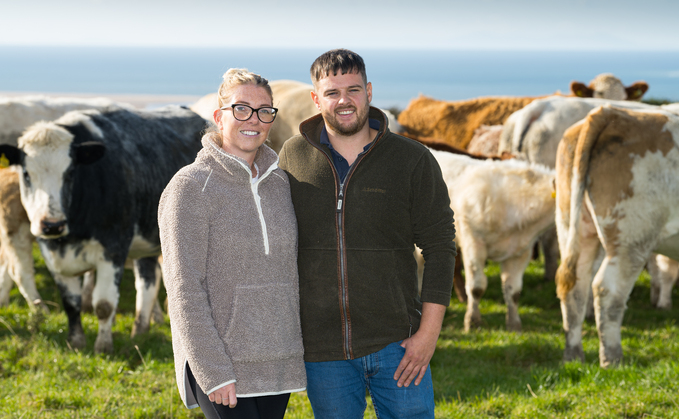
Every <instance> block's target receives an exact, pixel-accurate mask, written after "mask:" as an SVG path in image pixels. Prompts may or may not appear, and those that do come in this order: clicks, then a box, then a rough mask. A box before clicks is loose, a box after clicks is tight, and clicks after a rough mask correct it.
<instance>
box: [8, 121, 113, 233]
mask: <svg viewBox="0 0 679 419" xmlns="http://www.w3.org/2000/svg"><path fill="white" fill-rule="evenodd" d="M68 115H70V114H67V116H68ZM83 116H84V115H83ZM62 119H63V118H61V119H60V120H58V121H56V122H59V121H61V120H62ZM88 122H89V125H92V126H93V127H94V128H95V129H96V131H97V132H99V134H101V133H100V131H99V129H98V128H96V125H94V124H93V123H92V121H91V120H89V119H88ZM75 140H76V138H75V135H74V134H73V133H72V132H71V131H69V130H68V129H66V128H65V125H60V124H57V123H55V122H38V123H37V124H35V125H33V126H31V127H30V128H28V129H27V130H26V131H25V132H24V134H23V135H22V136H21V137H20V138H19V147H14V146H10V145H2V146H0V164H2V163H4V165H16V166H18V167H19V169H20V176H19V178H20V189H21V202H22V204H23V205H24V208H25V209H26V213H27V214H28V218H29V219H30V221H31V233H32V234H33V235H34V236H36V237H40V238H45V239H54V238H58V237H62V236H65V235H67V234H68V220H67V218H66V212H67V211H66V209H65V208H64V203H63V201H62V198H63V197H64V191H65V188H64V182H65V179H68V178H69V177H70V175H71V173H72V172H73V169H74V167H76V165H79V164H90V163H93V162H95V161H97V160H98V159H100V158H101V157H102V156H103V155H104V152H105V146H104V144H103V143H102V142H98V141H88V142H77V141H75ZM67 189H68V188H66V190H67Z"/></svg>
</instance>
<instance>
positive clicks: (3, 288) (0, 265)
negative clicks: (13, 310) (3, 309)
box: [0, 259, 14, 306]
mask: <svg viewBox="0 0 679 419" xmlns="http://www.w3.org/2000/svg"><path fill="white" fill-rule="evenodd" d="M13 286H14V281H12V278H11V277H10V276H9V271H8V269H7V263H5V261H4V260H1V259H0V306H7V305H8V304H9V293H10V291H12V287H13Z"/></svg>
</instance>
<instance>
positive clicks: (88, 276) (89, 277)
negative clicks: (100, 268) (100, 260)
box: [82, 271, 95, 313]
mask: <svg viewBox="0 0 679 419" xmlns="http://www.w3.org/2000/svg"><path fill="white" fill-rule="evenodd" d="M94 278H95V277H94V271H87V272H85V274H84V275H83V294H82V310H83V312H84V313H91V312H92V311H93V310H94V307H93V306H92V292H94Z"/></svg>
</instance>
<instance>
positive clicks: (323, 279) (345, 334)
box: [279, 108, 455, 362]
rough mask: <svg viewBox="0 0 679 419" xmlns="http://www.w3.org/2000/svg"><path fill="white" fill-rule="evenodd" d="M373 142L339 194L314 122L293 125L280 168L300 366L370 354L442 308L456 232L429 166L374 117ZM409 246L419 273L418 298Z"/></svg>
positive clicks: (420, 149) (422, 154)
mask: <svg viewBox="0 0 679 419" xmlns="http://www.w3.org/2000/svg"><path fill="white" fill-rule="evenodd" d="M370 118H371V119H377V120H378V121H379V122H380V130H379V132H378V134H377V138H376V140H375V141H374V142H373V144H372V145H371V147H370V148H369V149H368V151H366V152H364V153H363V154H361V155H359V157H358V158H357V159H356V161H355V162H354V164H353V166H352V167H351V169H350V171H349V173H348V174H347V176H346V179H345V181H344V184H343V185H341V184H340V181H339V178H338V176H337V172H336V170H335V169H334V166H333V163H332V157H331V154H330V150H329V149H328V148H327V147H326V146H324V145H321V143H320V134H321V130H322V128H323V125H324V122H323V119H322V117H321V116H320V115H317V116H314V117H312V118H310V119H308V120H306V121H304V122H303V123H302V124H301V125H300V132H301V135H297V136H295V137H293V138H291V139H290V140H288V141H287V142H286V143H285V144H284V146H283V149H282V151H281V154H280V163H279V166H280V167H281V168H282V169H283V170H285V172H286V173H287V174H288V178H289V179H290V189H291V193H292V201H293V204H294V207H295V213H296V216H297V224H298V229H299V253H298V268H299V275H300V278H299V285H300V314H301V319H302V336H303V340H304V356H305V360H306V361H308V362H320V361H334V360H343V359H354V358H358V357H362V356H365V355H369V354H371V353H374V352H376V351H379V350H380V349H382V348H384V347H385V346H387V345H389V344H391V343H393V342H397V341H399V340H402V339H405V338H407V337H409V336H411V335H412V334H413V333H415V332H416V331H417V329H418V327H419V324H420V318H421V316H422V302H431V303H437V304H442V305H446V306H447V305H448V304H449V303H450V292H451V289H452V283H453V270H454V267H455V244H454V242H453V239H454V237H455V229H454V227H453V211H452V210H451V209H450V199H449V198H448V190H447V187H446V184H445V183H444V181H443V178H442V175H441V169H440V168H439V166H438V164H437V162H436V160H435V159H434V157H433V156H432V155H431V153H430V152H429V151H428V150H427V149H426V148H425V147H424V146H423V145H421V144H420V143H418V142H416V141H413V140H410V139H407V138H404V137H401V136H399V135H396V134H393V133H391V132H390V131H389V129H388V127H387V119H386V117H385V115H384V113H382V112H381V111H380V110H379V109H376V108H371V109H370ZM414 245H417V246H418V247H420V248H421V249H422V250H423V255H424V258H425V261H426V263H425V270H424V278H423V283H422V291H421V296H420V295H418V284H417V264H416V262H415V258H414V256H413V250H414Z"/></svg>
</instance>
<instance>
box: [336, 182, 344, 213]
mask: <svg viewBox="0 0 679 419" xmlns="http://www.w3.org/2000/svg"><path fill="white" fill-rule="evenodd" d="M342 201H344V183H342V184H341V185H340V191H339V197H338V198H337V212H342Z"/></svg>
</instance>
